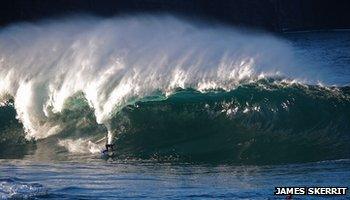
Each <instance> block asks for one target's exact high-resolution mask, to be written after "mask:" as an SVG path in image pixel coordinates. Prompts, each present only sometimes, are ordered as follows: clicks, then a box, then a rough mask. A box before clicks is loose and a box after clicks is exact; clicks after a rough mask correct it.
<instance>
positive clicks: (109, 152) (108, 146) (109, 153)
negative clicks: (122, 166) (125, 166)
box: [102, 144, 114, 156]
mask: <svg viewBox="0 0 350 200" xmlns="http://www.w3.org/2000/svg"><path fill="white" fill-rule="evenodd" d="M113 150H114V145H113V144H106V149H105V150H103V151H102V154H103V155H105V156H113Z"/></svg>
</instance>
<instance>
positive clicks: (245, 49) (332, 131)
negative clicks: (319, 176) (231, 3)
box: [0, 15, 350, 163]
mask: <svg viewBox="0 0 350 200" xmlns="http://www.w3.org/2000/svg"><path fill="white" fill-rule="evenodd" d="M313 67H314V66H311V67H310V66H303V63H300V62H296V59H295V58H294V54H293V48H292V47H291V46H290V45H289V44H288V42H286V41H284V40H282V39H279V38H277V37H275V36H271V35H269V34H266V33H263V32H252V31H250V30H239V29H234V28H228V27H225V26H222V25H215V26H207V25H205V24H202V23H195V22H187V21H184V20H180V19H177V18H174V17H171V16H147V15H143V16H137V17H118V18H112V19H96V18H92V17H84V18H74V19H68V18H67V19H60V20H52V21H41V22H38V23H35V24H27V23H22V24H17V25H12V26H9V27H6V28H3V29H2V30H1V32H0V94H1V101H2V105H3V106H2V108H1V109H2V110H1V112H3V113H8V112H12V113H13V110H12V109H11V108H13V109H15V113H16V115H17V118H18V119H19V121H18V123H17V122H16V120H15V119H13V118H11V117H10V118H11V119H10V121H11V122H13V123H12V124H15V125H13V126H12V125H11V126H12V128H8V127H9V126H8V124H11V123H7V122H8V121H5V122H4V124H5V125H4V126H3V127H7V128H6V130H14V129H15V128H16V129H17V128H18V127H22V125H23V130H24V137H25V140H23V141H28V140H45V138H58V145H60V146H64V147H66V148H67V149H68V150H69V151H71V152H75V153H83V152H98V151H99V150H100V148H101V145H100V141H101V137H103V136H104V135H105V134H106V133H107V132H108V135H107V137H106V138H107V139H106V140H107V141H106V142H108V143H114V144H115V145H116V147H117V150H116V151H117V152H116V154H115V155H116V157H118V158H142V159H153V158H155V159H158V160H164V159H165V160H167V159H175V160H181V161H228V162H245V163H266V162H277V160H280V161H281V162H295V161H296V162H297V161H309V160H322V159H335V158H344V157H348V155H350V154H349V151H348V150H347V148H346V145H345V144H346V143H347V142H348V141H349V126H348V125H347V124H350V123H349V116H348V115H349V114H348V113H350V112H349V92H348V88H347V87H341V86H340V87H329V86H318V85H317V84H318V83H319V82H324V83H326V84H327V79H326V78H325V77H327V73H324V72H323V73H321V72H320V71H319V70H317V68H313ZM1 112H0V113H1ZM4 116H8V115H7V114H4ZM10 116H12V115H10ZM3 119H5V117H4V118H3ZM6 120H8V119H6ZM13 127H14V128H13ZM9 132H11V131H9ZM15 132H17V133H18V132H20V131H15ZM6 133H7V136H6V137H8V138H12V135H14V134H13V133H8V132H6ZM5 135H6V134H5ZM9 135H11V136H9ZM15 138H22V136H21V137H15ZM102 139H103V138H102ZM21 141H22V139H21ZM24 143H25V142H24ZM305 152H306V153H305ZM321 152H323V153H321Z"/></svg>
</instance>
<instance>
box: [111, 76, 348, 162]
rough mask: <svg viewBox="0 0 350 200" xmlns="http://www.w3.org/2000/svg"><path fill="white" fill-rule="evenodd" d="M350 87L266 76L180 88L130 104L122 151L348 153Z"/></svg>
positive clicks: (155, 154)
mask: <svg viewBox="0 0 350 200" xmlns="http://www.w3.org/2000/svg"><path fill="white" fill-rule="evenodd" d="M349 92H350V88H341V89H339V90H338V89H337V90H336V91H332V90H326V89H324V88H321V87H318V86H307V87H306V86H303V85H292V86H287V85H284V84H278V85H276V84H272V83H269V82H267V81H265V80H264V81H259V82H256V83H252V84H247V85H242V86H239V87H238V88H237V89H235V90H233V91H230V92H222V91H221V92H209V93H206V94H203V93H199V92H197V91H194V90H183V91H179V92H178V93H175V94H173V95H172V96H171V97H169V98H168V99H166V100H163V101H147V102H138V103H136V104H135V105H132V106H129V107H126V108H124V109H123V111H122V115H123V116H124V119H128V121H127V122H125V120H124V123H123V124H124V127H125V129H126V131H124V132H123V133H122V134H119V135H118V136H117V138H116V140H115V141H116V147H117V149H118V151H117V154H118V155H119V156H120V157H121V158H124V157H131V158H134V157H137V158H144V159H145V158H147V159H150V158H154V159H161V160H163V159H164V160H167V159H171V160H172V159H174V160H177V159H178V160H180V161H188V162H192V161H203V162H206V161H210V162H223V161H224V162H234V163H250V164H256V163H281V162H282V163H283V162H285V163H287V162H306V161H317V160H323V159H339V158H349V155H350V150H349V148H348V144H349V142H350V134H349V133H350V98H349V97H350V96H349V95H350V93H349ZM115 120H116V121H117V122H119V121H120V116H116V118H115ZM117 124H118V123H117ZM119 126H120V125H119Z"/></svg>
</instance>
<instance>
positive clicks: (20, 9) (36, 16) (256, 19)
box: [0, 0, 350, 32]
mask: <svg viewBox="0 0 350 200" xmlns="http://www.w3.org/2000/svg"><path fill="white" fill-rule="evenodd" d="M349 10H350V1H349V0H52V1H48V0H4V1H2V2H1V6H0V13H1V14H0V15H1V17H0V26H4V25H7V24H9V23H13V22H22V21H35V20H40V19H46V18H51V17H57V16H65V15H67V14H68V15H69V14H77V13H83V14H93V15H96V16H106V17H110V16H115V15H120V14H128V13H133V12H146V13H152V12H157V13H158V12H161V13H162V12H165V13H175V14H179V15H183V16H186V17H193V18H198V19H205V20H215V21H220V22H224V23H228V24H234V25H238V26H247V27H257V28H261V29H265V30H269V31H275V32H285V31H303V30H330V29H349V28H350V12H349Z"/></svg>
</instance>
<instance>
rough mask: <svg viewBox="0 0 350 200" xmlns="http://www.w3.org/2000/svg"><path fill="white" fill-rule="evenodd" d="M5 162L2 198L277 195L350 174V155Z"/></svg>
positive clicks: (343, 181) (344, 181)
mask: <svg viewBox="0 0 350 200" xmlns="http://www.w3.org/2000/svg"><path fill="white" fill-rule="evenodd" d="M0 164H1V167H0V170H1V180H0V185H1V193H0V195H1V197H2V198H6V197H35V198H37V199H44V198H49V199H64V198H66V199H110V198H112V199H128V198H130V199H183V198H189V199H218V198H226V199H284V197H279V198H277V197H274V196H273V195H272V194H273V192H274V187H275V186H315V185H317V186H330V185H332V186H344V185H349V180H350V161H349V160H339V161H325V162H317V163H308V164H295V165H277V166H276V165H274V166H230V165H191V164H182V165H173V164H164V163H163V164H160V163H142V162H141V163H140V162H127V163H110V162H103V161H101V160H91V161H90V162H60V163H52V162H49V163H42V162H30V161H23V160H2V161H1V163H0ZM321 198H322V197H321ZM296 199H297V198H296ZM316 199H320V197H318V198H316Z"/></svg>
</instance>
